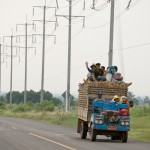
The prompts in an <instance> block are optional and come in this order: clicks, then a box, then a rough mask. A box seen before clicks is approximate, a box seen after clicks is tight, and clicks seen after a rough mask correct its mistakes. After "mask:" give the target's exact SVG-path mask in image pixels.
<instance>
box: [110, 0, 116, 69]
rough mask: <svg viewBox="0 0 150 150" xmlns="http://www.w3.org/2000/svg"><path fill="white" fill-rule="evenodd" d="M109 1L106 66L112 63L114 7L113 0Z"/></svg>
mask: <svg viewBox="0 0 150 150" xmlns="http://www.w3.org/2000/svg"><path fill="white" fill-rule="evenodd" d="M110 1H111V14H110V37H109V53H108V56H109V60H108V66H112V63H113V39H114V7H115V0H110Z"/></svg>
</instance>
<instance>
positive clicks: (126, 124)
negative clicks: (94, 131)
mask: <svg viewBox="0 0 150 150" xmlns="http://www.w3.org/2000/svg"><path fill="white" fill-rule="evenodd" d="M120 124H121V125H122V126H129V125H130V123H129V121H121V122H120Z"/></svg>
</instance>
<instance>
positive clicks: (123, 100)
mask: <svg viewBox="0 0 150 150" xmlns="http://www.w3.org/2000/svg"><path fill="white" fill-rule="evenodd" d="M120 103H121V104H126V105H127V106H128V110H129V109H130V105H129V102H128V98H127V97H126V96H121V99H120Z"/></svg>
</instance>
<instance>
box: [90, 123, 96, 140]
mask: <svg viewBox="0 0 150 150" xmlns="http://www.w3.org/2000/svg"><path fill="white" fill-rule="evenodd" d="M89 134H90V140H91V141H96V132H95V130H94V129H93V125H91V127H90V131H89Z"/></svg>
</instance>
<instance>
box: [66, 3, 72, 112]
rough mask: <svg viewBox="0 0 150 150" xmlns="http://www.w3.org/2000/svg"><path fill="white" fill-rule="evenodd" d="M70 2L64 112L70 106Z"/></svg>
mask: <svg viewBox="0 0 150 150" xmlns="http://www.w3.org/2000/svg"><path fill="white" fill-rule="evenodd" d="M71 16H72V0H69V29H68V70H67V93H66V112H68V110H69V106H70V73H71V22H72V18H71Z"/></svg>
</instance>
